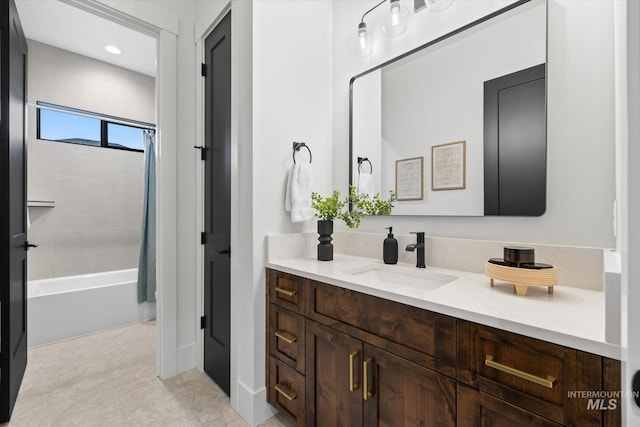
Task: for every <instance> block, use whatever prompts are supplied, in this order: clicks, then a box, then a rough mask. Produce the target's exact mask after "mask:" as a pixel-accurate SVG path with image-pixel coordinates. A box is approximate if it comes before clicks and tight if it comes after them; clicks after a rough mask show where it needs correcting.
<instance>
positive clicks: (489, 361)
mask: <svg viewBox="0 0 640 427" xmlns="http://www.w3.org/2000/svg"><path fill="white" fill-rule="evenodd" d="M484 364H485V365H487V366H489V367H490V368H494V369H497V370H499V371H502V372H506V373H507V374H511V375H514V376H516V377H518V378H522V379H524V380H527V381H531V382H532V383H536V384H540V385H543V386H545V387H547V388H553V386H554V385H555V383H556V377H553V376H551V375H547V378H541V377H538V376H535V375H532V374H530V373H528V372H524V371H521V370H519V369H515V368H512V367H511V366H507V365H503V364H502V363H498V362H496V361H494V360H493V356H491V355H490V354H487V356H486V357H485V359H484Z"/></svg>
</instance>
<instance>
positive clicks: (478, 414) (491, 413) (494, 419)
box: [457, 385, 561, 427]
mask: <svg viewBox="0 0 640 427" xmlns="http://www.w3.org/2000/svg"><path fill="white" fill-rule="evenodd" d="M457 425H458V427H532V426H535V427H560V426H561V425H560V424H557V423H554V422H553V421H549V420H546V419H544V418H542V417H539V416H538V415H536V414H533V413H531V412H529V411H525V410H523V409H521V408H518V407H516V406H514V405H511V404H509V403H506V402H503V401H501V400H499V399H497V398H495V397H493V396H490V395H488V394H486V393H483V392H481V391H478V390H476V389H472V388H469V387H466V386H463V385H458V424H457Z"/></svg>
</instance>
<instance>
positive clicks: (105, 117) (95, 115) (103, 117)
mask: <svg viewBox="0 0 640 427" xmlns="http://www.w3.org/2000/svg"><path fill="white" fill-rule="evenodd" d="M28 105H29V106H30V107H35V108H42V109H43V110H50V111H58V112H61V113H72V114H75V115H77V116H83V117H88V118H91V119H99V120H105V121H107V122H110V123H116V124H121V125H129V126H135V127H138V128H142V129H148V130H153V131H155V130H156V125H154V124H153V123H147V122H140V121H137V120H129V119H123V118H121V117H116V116H109V115H107V114H100V113H94V112H92V111H85V110H79V109H77V108H72V107H64V106H62V105H56V104H49V103H48V102H41V101H37V102H36V103H35V104H33V103H29V104H28Z"/></svg>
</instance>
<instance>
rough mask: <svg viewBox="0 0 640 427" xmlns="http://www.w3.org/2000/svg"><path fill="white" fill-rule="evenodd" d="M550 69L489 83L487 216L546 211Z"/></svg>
mask: <svg viewBox="0 0 640 427" xmlns="http://www.w3.org/2000/svg"><path fill="white" fill-rule="evenodd" d="M545 94H546V89H545V64H541V65H537V66H535V67H531V68H527V69H525V70H522V71H518V72H516V73H512V74H508V75H506V76H503V77H499V78H497V79H494V80H490V81H487V82H485V87H484V96H485V98H484V102H485V115H484V126H485V127H484V138H485V139H484V159H485V162H484V168H485V183H484V184H485V194H484V197H485V202H484V205H485V206H484V213H485V215H512V216H540V215H542V214H544V212H545V210H546V194H547V119H546V117H547V114H546V95H545Z"/></svg>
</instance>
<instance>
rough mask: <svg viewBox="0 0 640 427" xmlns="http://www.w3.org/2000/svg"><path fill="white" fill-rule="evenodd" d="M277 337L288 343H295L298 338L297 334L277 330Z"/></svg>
mask: <svg viewBox="0 0 640 427" xmlns="http://www.w3.org/2000/svg"><path fill="white" fill-rule="evenodd" d="M276 337H278V338H280V339H281V340H282V341H284V342H286V343H287V344H293V343H294V342H296V341H297V340H298V338H297V337H296V336H295V335H292V334H288V333H286V332H285V331H276Z"/></svg>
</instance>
